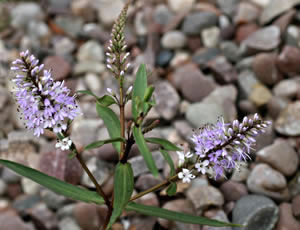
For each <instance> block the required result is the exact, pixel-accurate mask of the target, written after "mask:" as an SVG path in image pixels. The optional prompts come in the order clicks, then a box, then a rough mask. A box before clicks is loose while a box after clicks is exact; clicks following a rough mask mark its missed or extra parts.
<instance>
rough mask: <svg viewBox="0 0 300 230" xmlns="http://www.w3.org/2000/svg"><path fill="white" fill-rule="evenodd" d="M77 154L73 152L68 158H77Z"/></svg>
mask: <svg viewBox="0 0 300 230" xmlns="http://www.w3.org/2000/svg"><path fill="white" fill-rule="evenodd" d="M76 154H77V153H76V152H71V153H69V154H68V158H69V159H72V158H73V157H75V156H76Z"/></svg>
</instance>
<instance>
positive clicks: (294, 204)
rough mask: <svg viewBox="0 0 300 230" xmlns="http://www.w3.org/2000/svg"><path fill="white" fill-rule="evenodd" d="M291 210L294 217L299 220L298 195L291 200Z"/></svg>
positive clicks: (299, 198)
mask: <svg viewBox="0 0 300 230" xmlns="http://www.w3.org/2000/svg"><path fill="white" fill-rule="evenodd" d="M292 210H293V214H294V216H295V217H296V218H297V219H298V220H300V195H297V196H295V197H294V198H293V200H292Z"/></svg>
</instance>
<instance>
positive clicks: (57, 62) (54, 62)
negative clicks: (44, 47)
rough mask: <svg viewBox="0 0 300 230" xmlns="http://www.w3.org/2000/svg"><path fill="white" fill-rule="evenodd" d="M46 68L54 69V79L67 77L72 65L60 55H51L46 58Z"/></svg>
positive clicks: (58, 79)
mask: <svg viewBox="0 0 300 230" xmlns="http://www.w3.org/2000/svg"><path fill="white" fill-rule="evenodd" d="M44 64H45V69H52V77H53V78H54V80H57V81H60V80H63V79H65V78H66V77H67V76H68V75H69V74H70V73H71V65H70V64H69V63H68V62H67V61H66V60H65V59H64V58H63V57H60V56H49V57H47V58H46V59H45V60H44Z"/></svg>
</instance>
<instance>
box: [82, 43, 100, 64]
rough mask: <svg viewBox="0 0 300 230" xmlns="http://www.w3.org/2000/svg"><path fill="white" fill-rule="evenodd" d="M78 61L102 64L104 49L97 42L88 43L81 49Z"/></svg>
mask: <svg viewBox="0 0 300 230" xmlns="http://www.w3.org/2000/svg"><path fill="white" fill-rule="evenodd" d="M77 59H78V60H79V61H98V62H102V61H103V60H104V53H103V48H102V46H101V45H100V44H99V43H98V42H96V41H88V42H86V43H84V44H83V45H82V46H81V47H80V48H79V51H78V53H77Z"/></svg>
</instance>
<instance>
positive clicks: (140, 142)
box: [133, 126, 158, 177]
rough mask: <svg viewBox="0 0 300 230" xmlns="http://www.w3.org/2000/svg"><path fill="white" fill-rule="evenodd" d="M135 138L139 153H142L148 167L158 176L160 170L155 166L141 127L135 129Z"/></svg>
mask: <svg viewBox="0 0 300 230" xmlns="http://www.w3.org/2000/svg"><path fill="white" fill-rule="evenodd" d="M133 136H134V140H135V142H136V144H137V146H138V149H139V151H140V152H141V154H142V156H143V157H144V160H145V162H146V165H147V167H148V168H149V170H150V172H151V173H152V174H153V176H155V177H157V176H158V170H157V167H156V165H155V161H154V159H153V156H152V154H151V152H150V150H149V148H148V146H147V143H146V141H145V138H144V136H143V133H142V129H141V127H139V128H138V127H135V126H134V127H133Z"/></svg>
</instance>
